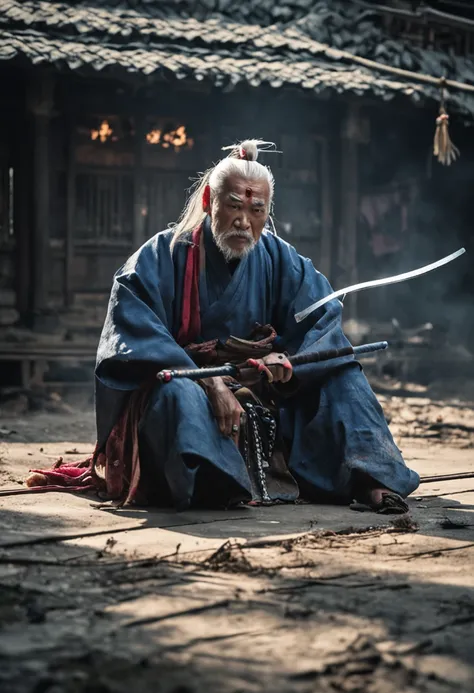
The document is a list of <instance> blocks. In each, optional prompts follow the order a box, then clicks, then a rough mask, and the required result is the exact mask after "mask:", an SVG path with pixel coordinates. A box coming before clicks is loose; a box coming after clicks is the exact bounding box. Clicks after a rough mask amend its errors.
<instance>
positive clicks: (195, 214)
mask: <svg viewBox="0 0 474 693" xmlns="http://www.w3.org/2000/svg"><path fill="white" fill-rule="evenodd" d="M223 149H224V150H230V151H229V154H228V155H227V156H226V157H225V158H224V159H221V160H220V161H219V163H217V164H216V165H215V166H213V167H212V168H209V169H208V170H207V171H205V173H203V174H202V175H201V176H200V178H198V180H197V181H196V182H195V183H194V185H193V186H192V188H191V190H192V192H191V195H190V197H189V199H188V201H187V203H186V205H185V207H184V209H183V211H182V213H181V216H180V217H179V219H178V221H177V223H176V224H175V225H174V226H172V228H173V231H174V235H173V240H172V241H171V248H172V249H173V248H174V246H175V245H176V243H179V242H180V241H183V240H186V238H187V237H188V236H189V234H190V233H191V232H192V231H193V230H194V229H195V228H196V227H197V226H199V225H200V224H201V223H202V222H203V221H204V219H205V217H206V214H207V213H206V212H205V211H204V210H203V206H202V198H203V194H204V190H205V188H206V186H207V185H209V187H210V189H211V200H212V199H213V198H214V197H215V196H216V195H219V193H220V192H221V190H222V187H223V185H224V182H225V180H226V179H227V178H228V177H229V176H231V175H237V176H240V177H242V178H245V179H246V180H264V181H266V182H267V183H268V187H269V189H270V204H271V202H272V199H273V189H274V185H275V181H274V178H273V174H272V172H271V170H270V169H269V168H268V166H263V164H260V163H259V162H258V161H257V158H258V154H259V152H261V151H275V149H274V145H273V143H272V142H265V141H264V140H243V141H242V142H240V143H239V144H233V145H231V146H230V147H223Z"/></svg>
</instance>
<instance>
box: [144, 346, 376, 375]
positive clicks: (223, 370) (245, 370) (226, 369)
mask: <svg viewBox="0 0 474 693" xmlns="http://www.w3.org/2000/svg"><path fill="white" fill-rule="evenodd" d="M387 347H388V342H373V343H372V344H361V345H360V346H346V347H341V348H340V349H327V350H325V351H314V352H311V353H307V354H297V355H296V356H289V357H288V361H289V362H290V363H291V365H292V366H293V367H294V366H303V365H305V364H307V363H318V362H319V361H329V360H331V359H337V358H341V357H342V356H363V355H364V354H372V353H373V352H374V351H382V350H383V349H386V348H387ZM268 365H278V364H277V363H275V364H267V366H268ZM255 373H256V370H255V368H249V367H248V366H247V365H246V363H242V364H240V365H235V364H232V363H226V364H224V365H223V366H216V367H211V368H189V369H187V368H183V369H173V370H171V369H164V370H162V371H160V372H159V373H157V376H156V377H157V379H158V380H159V381H160V382H161V383H169V382H170V380H174V379H175V378H187V379H188V380H201V378H214V377H218V376H225V375H230V376H232V377H233V378H242V379H243V380H248V379H249V378H251V377H252V376H255Z"/></svg>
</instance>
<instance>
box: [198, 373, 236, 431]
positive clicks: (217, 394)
mask: <svg viewBox="0 0 474 693" xmlns="http://www.w3.org/2000/svg"><path fill="white" fill-rule="evenodd" d="M201 382H202V384H203V385H204V388H205V390H206V394H207V397H208V399H209V402H210V404H211V407H212V411H213V412H214V416H215V417H216V420H217V424H218V426H219V430H220V432H221V433H222V435H224V436H228V437H230V438H233V439H234V441H235V442H237V440H238V437H239V430H240V417H241V415H242V414H243V413H244V410H243V409H242V407H241V406H240V404H239V403H238V401H237V398H236V397H235V395H234V394H233V393H232V392H231V391H230V390H229V388H228V387H227V385H226V384H225V382H224V381H223V379H222V378H203V380H202V381H201Z"/></svg>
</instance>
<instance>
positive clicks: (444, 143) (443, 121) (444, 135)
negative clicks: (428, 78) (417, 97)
mask: <svg viewBox="0 0 474 693" xmlns="http://www.w3.org/2000/svg"><path fill="white" fill-rule="evenodd" d="M440 86H441V103H440V106H439V115H438V117H437V118H436V131H435V136H434V143H433V154H434V156H435V157H436V159H437V160H438V161H439V163H440V164H443V165H444V166H451V164H452V162H453V161H456V159H457V158H458V156H459V149H458V148H457V147H456V145H455V144H453V142H452V141H451V138H450V136H449V115H448V113H447V111H446V106H445V101H446V79H445V78H444V77H442V78H441V80H440Z"/></svg>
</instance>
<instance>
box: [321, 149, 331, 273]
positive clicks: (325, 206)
mask: <svg viewBox="0 0 474 693" xmlns="http://www.w3.org/2000/svg"><path fill="white" fill-rule="evenodd" d="M320 171H321V186H322V191H321V221H322V226H321V246H320V259H319V262H318V269H319V271H320V272H322V274H324V275H325V276H326V277H327V278H328V279H330V278H331V271H332V239H333V233H332V230H333V216H332V195H331V188H332V185H331V183H332V181H331V167H330V160H329V142H328V140H327V139H324V140H322V141H321V167H320Z"/></svg>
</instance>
